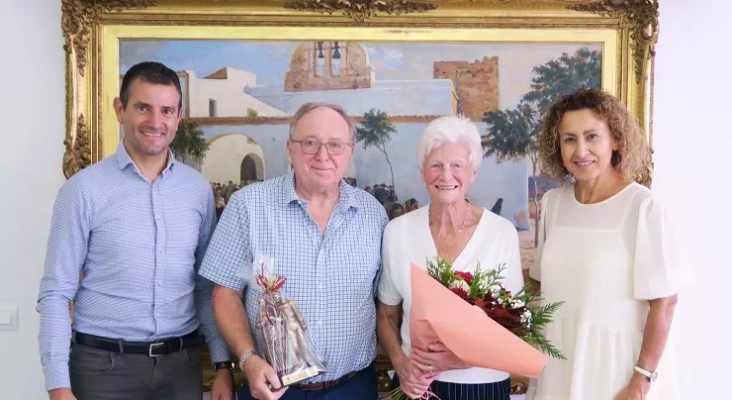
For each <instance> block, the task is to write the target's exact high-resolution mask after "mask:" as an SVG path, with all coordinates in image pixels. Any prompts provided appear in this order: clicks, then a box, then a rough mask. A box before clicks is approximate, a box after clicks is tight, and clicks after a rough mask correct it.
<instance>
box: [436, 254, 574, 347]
mask: <svg viewBox="0 0 732 400" xmlns="http://www.w3.org/2000/svg"><path fill="white" fill-rule="evenodd" d="M504 269H506V267H505V264H501V265H499V266H498V268H496V269H494V270H489V271H481V269H480V264H478V266H477V267H476V269H475V274H471V273H470V272H461V271H455V270H454V269H453V268H452V264H451V263H450V262H449V261H447V260H444V259H442V258H439V257H438V258H437V259H436V260H435V261H429V260H428V261H427V272H428V273H429V274H430V276H431V277H433V278H435V279H436V280H437V281H438V282H440V283H441V284H442V285H443V286H445V287H446V288H448V289H450V291H451V292H453V293H455V295H457V296H458V297H460V298H461V299H463V300H465V301H467V302H468V303H470V304H472V305H474V306H477V307H480V309H482V310H483V311H484V312H485V313H486V315H488V316H489V317H490V318H491V319H492V320H494V321H496V322H498V323H499V324H500V325H501V326H502V327H504V328H506V329H508V330H509V331H510V332H512V333H513V334H515V335H516V336H518V337H520V338H521V339H523V340H524V341H525V342H527V343H529V344H531V345H533V346H535V347H537V348H538V349H539V350H541V351H542V352H544V353H546V354H547V355H549V356H550V357H553V358H557V359H560V360H565V359H566V358H565V357H564V355H562V353H561V352H560V351H559V349H557V348H556V347H555V346H554V345H552V344H551V343H550V342H549V341H548V340H546V337H545V336H544V334H543V330H544V328H545V327H546V325H547V324H548V323H549V322H551V321H552V315H553V314H554V312H556V311H557V310H558V309H559V307H560V306H561V305H562V304H563V303H564V302H554V303H549V304H546V305H544V306H539V305H538V303H539V302H540V301H541V300H543V299H542V298H541V297H539V295H533V294H531V285H530V284H528V283H527V284H526V285H524V287H523V288H521V290H519V291H518V293H511V292H509V291H508V290H506V289H505V288H504V287H503V286H502V285H501V281H502V280H503V277H502V276H501V272H503V270H504Z"/></svg>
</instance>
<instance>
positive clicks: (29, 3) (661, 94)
mask: <svg viewBox="0 0 732 400" xmlns="http://www.w3.org/2000/svg"><path fill="white" fill-rule="evenodd" d="M11 7H12V8H14V9H15V10H13V11H12V12H11V11H10V9H11ZM661 12H662V21H661V23H662V32H661V35H662V37H661V43H659V45H658V63H657V80H656V86H657V89H656V118H655V137H656V139H655V148H656V154H657V155H656V167H657V172H656V183H655V186H654V189H655V190H656V191H657V192H659V193H661V194H663V195H665V196H666V197H667V198H668V199H667V201H668V203H669V205H670V207H671V208H672V210H673V211H676V212H677V213H679V215H678V217H679V219H681V220H682V222H683V224H684V225H683V228H684V229H685V230H686V231H687V234H688V235H687V236H686V242H685V243H686V245H687V246H688V247H689V250H690V251H691V252H692V256H693V257H694V261H695V268H696V271H697V272H696V274H697V277H698V280H699V282H698V284H697V286H696V287H695V288H694V289H693V290H691V291H689V293H687V294H686V295H684V296H683V298H682V301H681V303H680V305H679V314H680V315H679V317H678V320H677V321H676V322H677V324H676V327H677V329H678V337H677V339H678V342H679V344H680V345H679V347H680V349H679V355H680V357H681V361H682V363H681V376H680V379H681V383H682V389H683V394H684V397H683V399H685V400H696V399H707V398H708V399H713V398H714V399H722V398H730V396H731V393H730V389H729V384H728V380H729V376H731V375H732V367H730V366H729V364H727V362H728V361H727V359H730V358H732V357H731V356H732V354H731V352H730V346H729V344H728V343H727V340H728V337H729V333H728V332H727V329H729V328H728V327H730V326H732V324H730V323H729V316H728V314H729V313H728V312H727V310H728V304H729V300H728V298H729V296H727V295H726V294H725V293H724V292H725V291H728V290H729V288H730V282H732V268H730V267H732V262H731V261H730V259H731V258H732V257H731V256H732V254H730V251H729V249H730V248H732V246H730V238H731V237H732V234H730V230H729V229H730V226H732V213H730V212H728V211H725V209H723V208H719V209H715V208H713V207H714V206H722V205H723V204H725V203H726V202H728V201H729V199H728V197H729V196H730V194H732V193H730V186H729V184H728V180H729V178H728V175H729V173H730V172H729V170H730V169H729V166H728V165H729V164H728V162H727V160H728V159H729V158H730V155H729V149H730V148H731V147H732V139H730V135H731V134H732V131H731V129H730V125H729V118H728V112H729V111H728V110H729V109H730V106H732V104H730V101H729V100H728V96H727V95H726V91H727V90H728V86H729V85H728V84H727V79H726V77H727V76H728V74H727V72H728V71H727V67H726V64H725V63H723V62H721V61H720V59H719V57H720V56H719V54H720V51H722V49H723V46H724V45H726V42H724V40H723V38H729V37H730V36H729V30H728V28H727V25H728V21H727V16H729V15H732V3H728V2H723V1H710V0H697V1H696V2H694V6H691V5H690V4H689V2H687V1H682V0H665V1H663V2H662V5H661ZM60 19H61V13H60V5H59V4H58V2H54V1H48V0H3V1H2V2H0V33H1V34H0V49H2V52H3V55H4V57H3V61H2V62H0V82H2V85H0V87H1V88H2V91H1V92H0V110H3V111H2V114H0V117H1V118H2V121H3V125H4V126H3V140H2V142H1V143H2V144H3V150H4V151H3V153H2V155H1V156H0V167H1V168H0V177H1V178H2V179H1V180H0V182H2V184H3V187H4V190H3V193H4V195H3V196H1V197H0V221H1V222H0V224H1V225H0V226H2V227H3V228H4V229H2V230H0V255H2V259H1V260H0V266H1V268H2V277H1V278H0V302H13V303H17V304H18V305H19V307H20V329H19V330H18V331H16V332H3V331H0V398H2V399H20V398H22V399H25V400H40V399H43V398H44V393H43V390H42V386H43V384H42V379H43V377H42V374H41V369H40V362H39V357H38V351H37V345H36V337H37V335H38V316H37V314H36V313H35V311H34V306H35V299H36V294H37V292H38V281H39V279H40V276H41V271H42V265H43V258H44V252H45V247H46V236H47V232H48V227H49V221H50V217H51V207H52V204H53V200H54V197H55V194H56V191H57V190H58V188H59V186H60V185H61V184H62V182H63V177H62V175H61V158H62V155H63V146H62V140H63V132H64V92H63V91H64V64H63V51H62V48H61V46H62V39H61V29H60V26H59V25H60ZM695 26H696V28H694V27H695ZM698 26H703V29H698ZM689 28H691V29H689ZM682 29H689V30H688V31H687V33H684V34H682V33H681V30H682ZM21 52H25V53H26V54H27V55H21ZM682 213H683V214H682ZM725 239H726V240H725ZM702 379H704V381H702Z"/></svg>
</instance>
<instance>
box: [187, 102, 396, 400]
mask: <svg viewBox="0 0 732 400" xmlns="http://www.w3.org/2000/svg"><path fill="white" fill-rule="evenodd" d="M355 133H356V128H355V124H354V122H353V120H352V119H351V118H349V117H348V115H347V114H346V113H345V111H344V110H343V109H342V108H341V107H338V106H336V105H332V104H323V103H309V104H305V105H304V106H302V107H301V108H300V109H299V110H298V111H297V113H296V114H295V115H294V117H293V119H292V122H291V126H290V138H289V140H288V141H287V150H288V154H289V156H290V160H291V163H292V167H293V172H292V173H290V174H287V175H284V176H280V177H277V178H273V179H270V180H267V181H264V182H261V183H255V184H251V185H248V186H245V187H244V188H242V189H241V190H239V191H237V192H236V193H234V195H233V196H232V197H231V199H230V202H229V204H227V206H226V208H225V209H224V212H223V214H222V216H221V220H220V221H219V224H218V226H217V227H216V231H215V233H214V235H213V237H212V239H211V243H210V244H209V248H208V251H207V252H206V257H205V258H204V261H203V264H202V265H201V269H200V271H199V273H200V274H201V275H203V276H204V277H206V278H208V279H210V280H211V281H213V282H214V283H216V286H215V288H214V292H213V308H214V315H215V317H216V322H217V325H218V327H219V330H220V331H221V334H222V335H223V336H224V338H225V339H226V341H227V343H228V344H229V347H230V348H231V349H232V351H234V354H235V355H237V356H239V364H240V366H241V368H242V370H243V371H244V373H245V374H246V378H247V383H246V384H245V385H244V386H243V387H242V388H241V390H239V392H238V398H239V400H246V399H252V398H254V399H259V400H273V399H278V398H280V397H282V398H283V399H285V400H304V399H306V398H318V399H321V400H375V399H376V398H377V396H378V389H377V383H376V375H375V372H374V370H373V361H374V359H375V357H376V318H375V315H376V311H375V296H376V294H375V288H376V285H377V284H378V277H379V274H380V271H381V237H382V234H383V231H384V227H385V226H386V224H387V222H388V219H387V216H386V211H385V210H384V207H383V206H382V205H381V204H380V203H379V202H378V201H377V200H376V199H375V198H374V197H373V196H371V195H370V194H368V193H367V192H365V191H363V190H361V189H358V188H355V187H353V186H351V185H349V184H348V183H346V182H344V180H343V174H344V172H345V170H346V167H347V166H348V163H349V161H350V160H351V157H352V155H353V151H354V140H355ZM259 258H270V259H272V260H273V261H274V267H275V272H276V273H278V274H282V275H284V276H286V278H287V281H286V283H285V286H284V289H283V294H284V296H286V297H287V298H291V299H293V300H294V301H295V303H296V305H297V307H298V308H299V310H300V311H301V313H302V316H303V317H304V321H305V324H307V327H308V332H309V335H310V336H311V337H312V339H313V341H314V343H315V346H316V348H317V351H319V352H320V353H321V354H322V355H323V357H324V359H325V364H326V368H327V372H325V373H323V374H321V375H318V376H315V377H313V378H310V379H308V380H305V381H302V382H299V383H296V384H294V385H292V386H289V387H287V388H286V389H282V388H280V387H281V382H280V379H279V378H278V376H277V374H276V373H275V371H274V369H273V368H272V366H270V365H269V364H268V363H267V362H266V361H265V360H264V359H263V358H261V357H260V354H261V353H257V352H256V351H255V340H254V339H255V337H256V333H255V335H254V336H255V337H253V335H252V333H253V332H255V329H254V321H255V318H256V313H257V306H258V304H259V298H260V295H261V293H262V291H261V289H260V288H259V287H258V286H257V285H256V283H255V281H254V268H253V267H252V263H253V262H254V261H255V260H257V259H259ZM245 289H246V296H244V295H243V291H244V290H245ZM242 300H244V303H245V306H243V305H242ZM260 350H261V349H260ZM268 385H272V387H273V388H280V389H279V390H276V391H274V392H272V391H270V388H269V387H268ZM283 396H284V397H283ZM312 396H314V397H312Z"/></svg>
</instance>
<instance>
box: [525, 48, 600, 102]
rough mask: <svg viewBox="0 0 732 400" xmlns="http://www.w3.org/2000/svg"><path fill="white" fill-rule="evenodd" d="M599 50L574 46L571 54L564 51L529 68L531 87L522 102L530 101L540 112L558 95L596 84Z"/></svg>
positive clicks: (595, 86) (598, 71) (598, 70)
mask: <svg viewBox="0 0 732 400" xmlns="http://www.w3.org/2000/svg"><path fill="white" fill-rule="evenodd" d="M600 62H601V53H600V52H599V51H590V50H589V49H587V48H581V49H579V50H577V51H576V52H575V53H574V54H573V55H572V56H570V55H569V54H567V53H564V54H562V55H561V57H559V58H558V59H556V60H552V61H549V62H547V63H545V64H543V65H539V66H536V67H534V68H533V71H534V73H535V74H536V76H535V77H534V78H533V79H532V80H531V85H530V87H531V91H530V92H528V93H526V94H525V95H524V97H523V99H522V100H523V102H525V103H528V104H532V105H534V107H535V108H536V110H537V111H538V113H539V114H540V115H544V113H546V111H547V110H549V107H551V105H552V103H554V102H556V101H558V100H559V99H561V98H562V96H565V95H568V94H571V93H574V92H576V91H577V90H579V89H583V88H588V87H592V88H599V87H600V72H601V68H600Z"/></svg>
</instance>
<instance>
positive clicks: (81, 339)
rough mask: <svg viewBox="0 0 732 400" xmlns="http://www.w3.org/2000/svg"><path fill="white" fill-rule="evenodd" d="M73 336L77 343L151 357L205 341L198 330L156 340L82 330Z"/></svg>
mask: <svg viewBox="0 0 732 400" xmlns="http://www.w3.org/2000/svg"><path fill="white" fill-rule="evenodd" d="M72 338H73V339H72V340H73V341H74V342H75V343H78V344H80V345H83V346H89V347H94V348H97V349H102V350H108V351H114V352H117V353H130V354H144V355H147V356H150V357H159V356H162V355H165V354H169V353H174V352H177V351H181V350H183V349H187V348H190V347H197V346H200V345H202V344H203V343H204V342H205V339H204V337H203V336H201V335H199V334H198V333H197V332H196V331H193V332H191V333H189V334H187V335H185V336H180V337H175V338H166V339H161V340H159V341H156V342H126V341H124V340H119V339H109V338H105V337H101V336H94V335H88V334H86V333H81V332H74V334H73V336H72Z"/></svg>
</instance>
